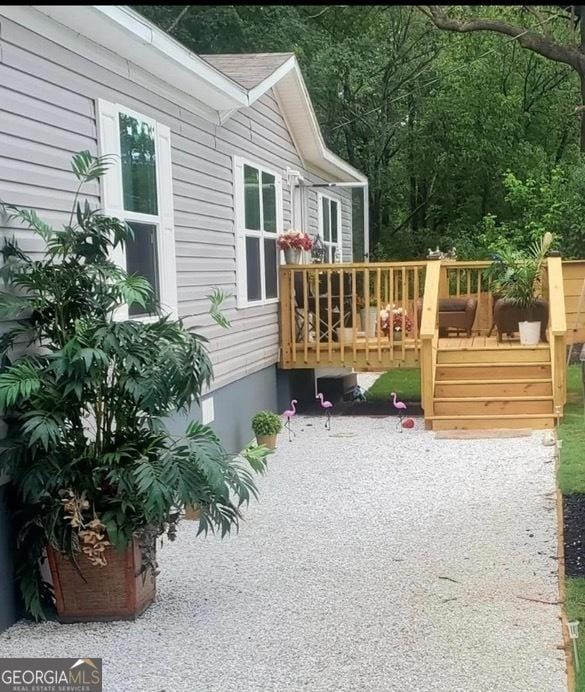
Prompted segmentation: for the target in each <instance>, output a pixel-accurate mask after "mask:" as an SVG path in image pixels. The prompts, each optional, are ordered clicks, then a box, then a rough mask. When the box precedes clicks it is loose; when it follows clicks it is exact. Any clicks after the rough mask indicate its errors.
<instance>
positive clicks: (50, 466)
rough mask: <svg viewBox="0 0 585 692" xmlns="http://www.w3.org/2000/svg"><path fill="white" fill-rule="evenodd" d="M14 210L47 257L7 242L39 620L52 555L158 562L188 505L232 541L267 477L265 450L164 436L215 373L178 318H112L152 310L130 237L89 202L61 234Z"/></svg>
mask: <svg viewBox="0 0 585 692" xmlns="http://www.w3.org/2000/svg"><path fill="white" fill-rule="evenodd" d="M73 169H74V173H75V175H76V176H77V178H78V180H79V187H80V188H81V186H82V185H83V184H84V183H86V182H88V181H91V180H95V179H97V178H100V177H101V176H103V175H104V174H105V173H106V170H107V161H106V160H105V159H103V158H102V159H94V158H93V157H92V156H91V155H90V154H89V152H82V153H80V154H77V155H76V156H75V157H74V160H73ZM6 209H7V211H8V213H9V216H10V217H11V218H12V219H17V220H19V221H21V222H24V223H25V224H26V225H28V226H29V227H30V228H31V230H32V231H34V232H35V233H36V234H37V235H38V236H40V237H41V238H42V239H43V241H44V243H45V245H46V251H45V253H44V255H43V256H42V257H41V259H38V255H37V256H29V255H27V254H26V253H25V252H23V251H22V250H21V249H20V248H19V247H18V245H17V244H16V243H15V242H13V241H7V242H6V244H5V246H4V248H3V251H2V255H3V259H4V265H3V267H2V270H1V276H2V279H3V280H4V281H5V282H6V285H7V286H9V287H10V290H9V291H5V292H3V293H1V294H0V311H1V316H2V317H3V318H4V319H9V320H13V324H14V327H13V328H12V329H11V330H10V331H9V332H8V333H7V334H6V335H5V336H4V337H3V339H2V344H1V355H2V358H3V365H4V367H3V369H2V372H1V374H0V414H2V416H3V417H4V420H5V422H6V423H7V426H8V430H7V436H6V440H5V441H4V445H3V447H2V450H1V453H0V473H1V472H6V473H7V474H8V475H9V477H10V479H11V481H12V486H13V489H14V491H15V493H14V494H15V496H16V506H15V509H16V512H15V520H16V523H17V531H18V547H17V566H16V568H17V577H18V580H19V584H20V587H21V591H22V594H23V596H24V600H25V604H26V607H27V609H28V610H29V612H30V613H31V614H32V615H33V616H34V617H37V618H38V617H42V616H43V603H42V601H43V596H49V595H50V594H48V593H47V590H46V587H45V588H43V585H42V581H41V577H40V571H39V563H40V560H41V557H42V554H43V550H44V548H45V547H46V546H47V545H51V546H52V547H53V548H55V549H57V550H59V551H62V552H63V553H65V554H67V555H69V556H71V557H73V558H75V559H80V553H83V554H84V555H85V556H86V557H87V558H88V559H89V560H90V561H91V562H92V563H93V564H94V565H96V566H99V565H103V564H105V550H106V547H107V546H108V545H110V544H111V545H114V546H115V547H116V548H119V549H123V548H124V547H125V546H126V545H127V544H128V542H129V541H130V540H131V539H133V538H135V539H137V540H138V541H139V544H140V545H141V546H142V544H143V542H144V548H145V551H147V550H148V549H149V548H148V544H149V543H150V552H152V550H151V548H152V541H153V540H154V539H155V537H156V536H158V535H161V534H163V533H166V534H167V535H168V536H169V537H170V538H172V537H173V535H174V531H175V525H176V522H177V519H178V517H179V513H180V509H181V507H182V506H185V505H187V506H188V505H197V506H199V507H200V508H201V518H200V531H207V530H208V529H212V530H213V529H214V528H216V527H217V528H218V529H219V530H220V531H221V533H222V535H223V534H225V533H227V532H228V531H229V530H230V528H231V527H232V526H234V525H235V526H237V524H238V520H239V517H240V512H239V507H240V506H241V505H242V503H246V502H248V500H249V499H250V497H251V496H254V495H255V493H256V489H255V485H254V482H253V479H252V473H253V472H254V471H262V470H263V469H264V466H265V459H266V450H265V449H263V448H250V449H248V450H245V451H244V452H243V454H242V457H240V458H231V457H230V456H228V454H227V453H226V452H225V450H224V449H223V447H222V445H221V442H220V441H219V439H218V438H217V437H216V435H215V434H214V433H213V431H212V430H211V429H210V428H209V427H207V426H204V425H201V424H199V423H196V422H193V423H191V424H190V425H189V426H188V427H187V431H186V434H185V438H184V439H182V440H176V439H174V438H173V437H171V436H170V435H169V434H168V432H167V431H166V428H165V426H164V419H165V417H166V416H169V415H170V414H172V413H174V412H175V411H177V410H179V411H180V410H188V409H189V406H190V405H191V403H193V402H195V401H198V399H199V395H200V392H201V388H202V387H203V386H204V385H205V384H208V383H209V381H210V378H211V375H212V368H211V363H210V360H209V357H208V355H207V351H206V348H205V343H204V339H203V338H202V337H201V336H199V335H198V334H196V333H193V332H191V331H189V330H187V329H186V328H185V327H184V326H183V324H182V322H181V321H180V320H179V321H176V320H174V319H172V318H170V317H167V316H164V317H163V316H161V315H160V314H153V315H151V318H152V319H149V320H136V321H132V320H119V319H116V311H117V310H119V308H120V307H121V306H122V305H123V304H124V303H126V304H129V305H131V304H133V303H138V304H140V305H141V306H143V307H144V306H146V305H148V304H152V299H153V296H152V289H151V287H150V285H149V284H148V283H147V282H146V281H145V280H144V279H143V278H141V277H138V276H136V275H128V274H127V273H126V272H125V271H124V270H122V269H121V268H120V267H119V266H117V265H116V264H114V263H113V262H112V261H111V260H110V256H111V252H112V250H113V249H114V248H116V247H117V246H118V245H120V244H122V243H124V242H125V241H126V240H127V239H128V238H129V237H130V235H131V233H132V231H131V229H130V228H129V227H128V226H126V225H125V224H124V223H123V222H120V221H119V220H117V219H114V218H110V217H106V216H104V215H102V214H101V213H99V212H98V211H96V210H93V209H91V208H90V207H89V205H88V204H87V203H86V204H85V205H82V204H81V203H79V202H76V204H74V207H73V211H72V213H71V218H70V220H69V223H68V224H67V225H66V226H65V228H64V229H63V230H60V231H57V230H53V229H52V228H50V227H49V226H48V225H47V224H46V223H44V222H43V221H42V220H41V219H40V218H39V217H38V216H37V214H36V213H35V212H32V211H27V210H20V209H17V208H15V207H6ZM220 298H221V296H219V295H218V294H217V293H216V294H214V296H213V301H212V310H211V312H212V314H216V315H217V314H218V310H219V302H220ZM220 319H221V318H220ZM23 346H29V347H30V348H28V349H23ZM152 566H153V565H152Z"/></svg>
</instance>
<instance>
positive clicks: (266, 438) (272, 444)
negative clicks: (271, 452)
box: [256, 435, 277, 449]
mask: <svg viewBox="0 0 585 692" xmlns="http://www.w3.org/2000/svg"><path fill="white" fill-rule="evenodd" d="M276 437H277V436H276V435H256V442H257V443H258V444H259V445H265V446H266V447H268V449H276Z"/></svg>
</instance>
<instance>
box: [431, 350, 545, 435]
mask: <svg viewBox="0 0 585 692" xmlns="http://www.w3.org/2000/svg"><path fill="white" fill-rule="evenodd" d="M427 421H428V422H429V424H430V427H431V428H432V429H433V430H481V429H484V430H485V429H497V428H508V429H510V428H533V429H537V430H538V429H542V428H552V427H554V422H555V419H554V399H553V386H552V371H551V353H550V348H549V345H548V344H539V345H538V346H535V347H530V348H521V347H520V346H519V345H518V344H515V343H514V344H510V345H506V344H497V345H494V346H491V347H488V346H486V347H483V348H475V349H471V348H469V349H463V350H461V349H460V350H456V349H454V348H448V347H441V346H439V348H438V350H437V363H436V370H435V385H434V392H433V415H432V416H430V417H429V418H428V419H427Z"/></svg>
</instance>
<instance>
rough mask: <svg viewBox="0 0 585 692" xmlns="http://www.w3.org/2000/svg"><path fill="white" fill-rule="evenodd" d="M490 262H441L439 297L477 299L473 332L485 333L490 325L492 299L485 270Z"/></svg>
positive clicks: (492, 306)
mask: <svg viewBox="0 0 585 692" xmlns="http://www.w3.org/2000/svg"><path fill="white" fill-rule="evenodd" d="M489 265H490V263H489V262H485V261H481V262H455V261H450V260H444V261H443V262H442V275H441V287H440V290H439V297H440V298H455V297H456V298H459V297H471V298H475V299H476V300H477V310H476V313H475V320H474V322H473V333H474V334H487V333H488V332H489V331H490V329H491V327H492V315H493V309H494V301H493V296H492V292H491V285H490V282H489V281H488V280H487V279H486V277H485V270H486V269H487V268H488V267H489Z"/></svg>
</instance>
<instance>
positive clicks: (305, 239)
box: [276, 229, 313, 250]
mask: <svg viewBox="0 0 585 692" xmlns="http://www.w3.org/2000/svg"><path fill="white" fill-rule="evenodd" d="M276 243H277V244H278V247H279V248H280V249H281V250H288V249H294V250H310V249H311V248H312V247H313V240H312V239H311V236H310V235H309V234H308V233H304V232H303V231H295V230H292V229H291V230H290V231H286V232H285V233H283V234H282V235H279V236H278V238H277V240H276Z"/></svg>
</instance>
